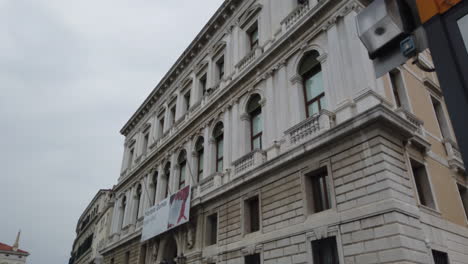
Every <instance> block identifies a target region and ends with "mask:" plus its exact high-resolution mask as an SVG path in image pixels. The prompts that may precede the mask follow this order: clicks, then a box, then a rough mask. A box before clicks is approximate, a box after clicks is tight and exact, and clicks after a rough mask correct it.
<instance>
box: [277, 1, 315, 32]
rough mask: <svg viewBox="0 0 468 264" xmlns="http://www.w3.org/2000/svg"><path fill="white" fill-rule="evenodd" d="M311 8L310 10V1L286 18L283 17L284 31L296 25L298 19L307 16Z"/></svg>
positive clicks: (282, 26)
mask: <svg viewBox="0 0 468 264" xmlns="http://www.w3.org/2000/svg"><path fill="white" fill-rule="evenodd" d="M309 10H310V5H309V2H307V3H305V4H303V5H299V6H298V7H297V8H296V9H294V10H293V11H292V12H291V13H290V14H289V15H288V16H287V17H286V18H285V19H283V21H281V28H282V31H287V30H289V29H290V28H291V27H292V26H294V25H295V24H296V23H297V21H299V20H300V19H301V18H303V17H305V15H306V14H307V13H308V12H309Z"/></svg>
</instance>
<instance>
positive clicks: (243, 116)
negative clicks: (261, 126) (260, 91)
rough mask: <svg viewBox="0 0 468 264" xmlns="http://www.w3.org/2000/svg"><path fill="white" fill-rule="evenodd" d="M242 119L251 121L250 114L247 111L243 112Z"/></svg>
mask: <svg viewBox="0 0 468 264" xmlns="http://www.w3.org/2000/svg"><path fill="white" fill-rule="evenodd" d="M240 120H241V121H249V120H250V115H249V114H247V113H243V114H242V115H241V116H240Z"/></svg>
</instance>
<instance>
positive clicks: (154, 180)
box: [153, 171, 159, 205]
mask: <svg viewBox="0 0 468 264" xmlns="http://www.w3.org/2000/svg"><path fill="white" fill-rule="evenodd" d="M158 174H159V173H158V171H154V173H153V191H154V194H153V196H154V197H153V205H155V204H156V195H157V191H158Z"/></svg>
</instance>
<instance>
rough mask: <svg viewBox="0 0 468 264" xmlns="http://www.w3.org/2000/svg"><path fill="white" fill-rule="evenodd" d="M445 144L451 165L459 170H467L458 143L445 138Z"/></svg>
mask: <svg viewBox="0 0 468 264" xmlns="http://www.w3.org/2000/svg"><path fill="white" fill-rule="evenodd" d="M444 146H445V151H446V152H447V160H448V163H449V166H450V167H452V168H454V169H457V170H461V171H465V166H464V164H463V159H462V156H461V153H460V150H459V149H458V145H457V143H456V142H455V141H454V140H453V139H450V138H445V139H444Z"/></svg>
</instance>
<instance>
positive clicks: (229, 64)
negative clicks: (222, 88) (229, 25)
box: [224, 29, 234, 78]
mask: <svg viewBox="0 0 468 264" xmlns="http://www.w3.org/2000/svg"><path fill="white" fill-rule="evenodd" d="M233 67H234V62H233V52H232V30H230V29H229V30H227V31H226V48H225V50H224V78H226V77H227V76H230V75H231V74H232V72H233Z"/></svg>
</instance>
